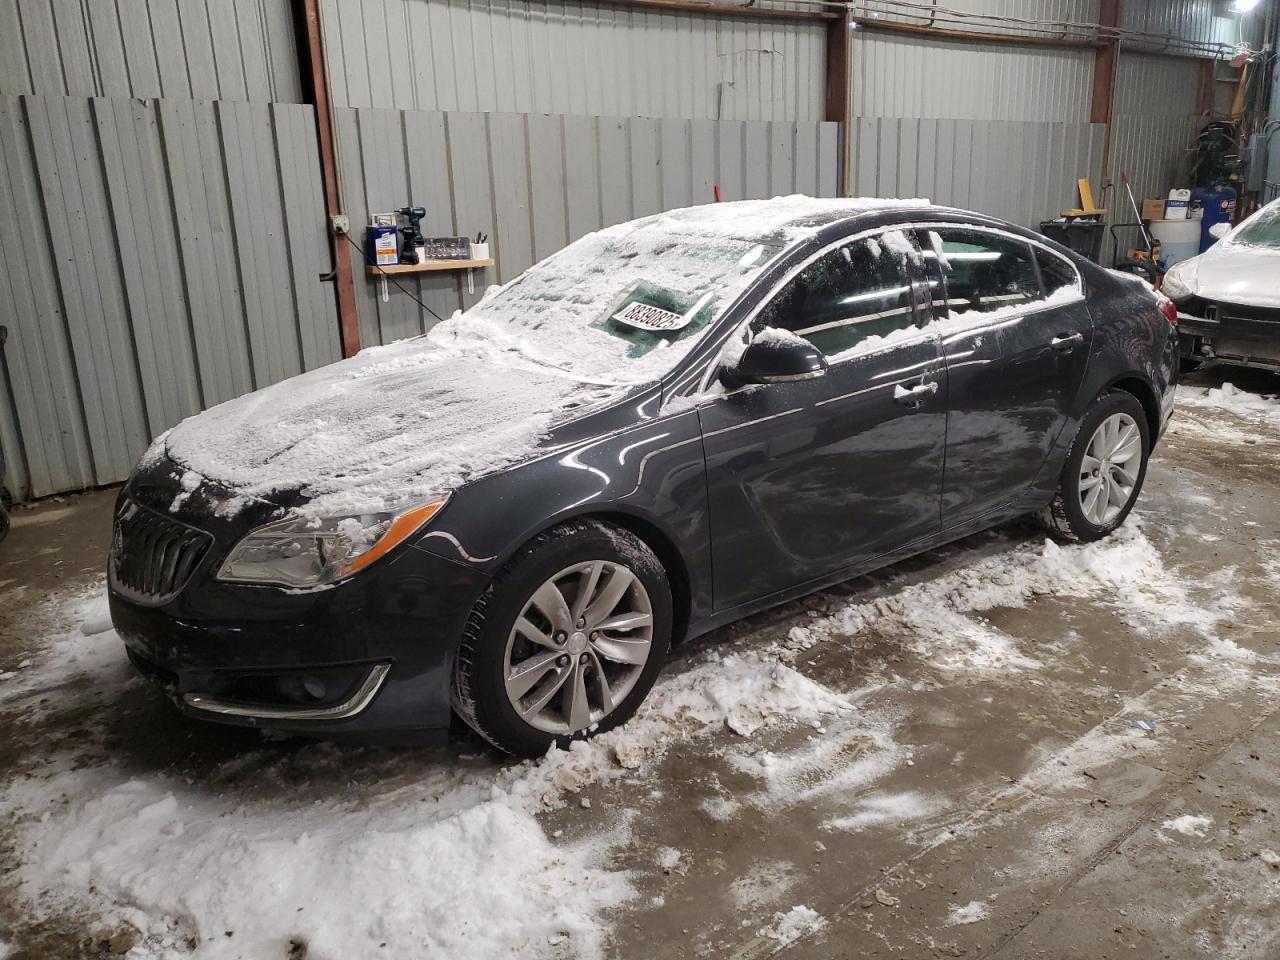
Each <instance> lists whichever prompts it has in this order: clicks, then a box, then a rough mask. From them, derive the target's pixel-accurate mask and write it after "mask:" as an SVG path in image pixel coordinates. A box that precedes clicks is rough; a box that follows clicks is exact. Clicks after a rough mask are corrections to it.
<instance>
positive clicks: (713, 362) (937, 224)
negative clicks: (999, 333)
mask: <svg viewBox="0 0 1280 960" xmlns="http://www.w3.org/2000/svg"><path fill="white" fill-rule="evenodd" d="M937 228H951V229H959V230H974V231H977V232H980V233H990V234H992V235H994V236H998V237H1004V238H1005V239H1008V240H1015V241H1017V242H1019V243H1025V244H1028V245H1029V246H1032V247H1035V248H1037V249H1039V250H1043V251H1044V252H1045V253H1047V254H1049V255H1050V256H1052V257H1056V258H1057V259H1058V260H1060V261H1061V262H1062V263H1065V264H1066V265H1067V266H1068V267H1070V268H1071V273H1072V275H1073V276H1074V277H1075V283H1074V284H1073V286H1074V287H1075V290H1076V292H1077V293H1079V294H1080V297H1081V299H1082V300H1083V299H1084V298H1085V296H1084V276H1083V275H1082V274H1081V273H1080V268H1079V267H1077V266H1076V265H1075V264H1074V263H1073V262H1072V261H1071V260H1069V259H1068V258H1067V257H1064V256H1063V255H1062V254H1061V253H1059V252H1058V251H1057V250H1054V249H1053V248H1052V247H1050V246H1049V245H1048V244H1046V243H1044V242H1043V241H1041V240H1038V239H1035V238H1032V237H1024V236H1022V235H1020V234H1017V233H1013V232H1011V231H1009V230H1005V229H1002V228H1000V227H995V226H990V225H987V224H980V223H972V222H968V221H963V220H920V221H906V222H903V223H898V224H894V225H890V226H883V225H882V226H878V227H871V228H869V229H866V230H863V231H861V232H858V233H853V234H850V235H848V236H845V237H841V238H840V239H838V240H833V241H832V242H831V243H828V244H827V245H826V246H823V247H820V248H819V249H818V250H816V251H814V252H813V253H812V254H810V255H809V256H808V257H807V258H805V259H804V260H803V261H801V262H800V263H799V264H797V265H796V266H795V267H793V268H792V269H791V270H789V271H788V272H787V273H786V274H785V275H784V276H783V278H782V279H781V280H779V281H778V282H777V283H776V284H774V285H773V287H771V288H770V289H769V292H768V293H767V294H766V295H764V296H763V297H761V298H760V301H759V303H757V304H756V306H754V307H752V309H751V311H750V312H749V313H748V314H747V316H746V317H745V318H743V320H742V321H741V322H740V323H738V324H737V325H735V326H734V327H733V329H732V330H731V331H730V332H729V334H728V336H726V337H725V338H724V341H723V342H722V344H721V350H722V351H723V344H725V343H728V342H729V341H730V340H731V339H732V338H733V337H735V336H737V335H738V334H739V333H740V332H741V331H742V330H743V328H744V327H750V325H751V323H752V322H753V321H754V320H755V318H756V317H757V316H758V315H759V313H760V311H762V310H763V309H764V308H765V307H766V306H767V305H768V304H769V303H771V302H772V301H773V298H774V297H776V296H777V295H778V294H779V293H780V292H781V291H782V288H783V287H785V286H786V285H787V284H788V283H790V282H791V281H792V280H794V279H795V277H796V276H797V275H798V274H799V273H800V272H801V271H802V270H804V269H805V268H807V267H808V266H809V265H810V264H811V263H813V262H814V261H815V260H817V259H819V258H820V257H823V256H826V254H828V253H830V252H831V251H832V250H835V249H837V248H839V247H841V246H844V245H845V244H849V243H855V242H857V241H858V240H865V239H867V238H868V237H874V236H877V235H879V234H884V233H888V232H890V231H891V230H931V229H937ZM923 252H924V248H921V253H922V254H923ZM1037 270H1038V268H1037ZM1043 302H1044V298H1043V297H1042V298H1041V299H1040V300H1039V301H1034V302H1033V303H1029V304H1028V305H1027V306H1028V309H1027V310H1025V311H1023V312H1021V313H1019V314H1016V315H1015V316H1016V317H1017V318H1021V317H1024V316H1030V315H1032V314H1034V313H1040V312H1041V311H1042V310H1045V309H1049V308H1046V307H1036V306H1035V303H1043ZM933 303H934V304H935V305H936V304H937V303H938V301H933ZM932 325H933V321H932V320H930V323H929V324H927V325H926V326H925V327H921V328H920V329H921V330H927V329H928V327H931V326H932ZM975 329H978V328H975ZM966 332H967V331H966ZM914 342H916V341H915V340H911V341H904V342H903V343H902V344H898V345H900V346H906V345H907V344H908V343H914ZM898 345H895V346H898ZM849 359H850V360H852V359H855V358H854V357H850V358H849ZM719 360H720V353H719V352H717V353H716V354H715V355H714V356H712V357H710V358H708V359H707V360H706V361H704V362H705V367H704V368H703V370H702V372H701V375H700V376H699V375H696V374H695V376H696V377H697V384H698V386H697V389H696V390H694V391H693V394H694V395H698V394H703V393H706V392H707V389H708V388H709V387H710V385H711V379H712V377H713V375H714V374H715V371H716V368H717V366H718V364H719ZM847 362H848V360H841V361H838V363H847ZM835 365H837V364H833V366H835ZM691 379H693V378H692V377H689V376H688V375H686V376H684V377H681V379H680V380H679V381H678V382H677V383H676V384H674V385H673V386H672V396H681V395H683V394H682V393H681V391H682V390H683V389H686V387H685V384H686V383H687V382H688V381H689V380H691Z"/></svg>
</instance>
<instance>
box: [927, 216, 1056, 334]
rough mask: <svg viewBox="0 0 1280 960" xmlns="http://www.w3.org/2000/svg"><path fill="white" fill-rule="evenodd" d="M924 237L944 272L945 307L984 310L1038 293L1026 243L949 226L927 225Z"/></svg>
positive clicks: (961, 310)
mask: <svg viewBox="0 0 1280 960" xmlns="http://www.w3.org/2000/svg"><path fill="white" fill-rule="evenodd" d="M929 240H930V245H931V247H932V250H931V251H930V252H932V253H933V254H934V255H935V256H937V258H938V263H939V265H940V266H941V268H942V273H943V276H944V277H945V278H946V284H947V308H948V310H949V312H951V313H966V312H977V313H990V312H991V311H993V310H999V309H1001V308H1003V307H1015V306H1018V305H1019V304H1026V303H1032V302H1034V301H1036V300H1039V299H1041V298H1042V296H1043V295H1042V293H1041V291H1040V281H1039V279H1038V278H1037V276H1036V265H1035V260H1034V259H1033V256H1032V252H1031V245H1030V244H1029V243H1024V242H1023V241H1021V240H1014V239H1013V238H1011V237H1002V236H999V235H997V234H993V233H985V232H983V231H981V230H966V229H963V228H953V227H938V228H937V229H935V230H931V231H930V232H929ZM934 306H935V308H936V307H937V306H938V303H937V300H936V299H935V301H934Z"/></svg>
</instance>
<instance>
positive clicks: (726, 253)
mask: <svg viewBox="0 0 1280 960" xmlns="http://www.w3.org/2000/svg"><path fill="white" fill-rule="evenodd" d="M778 252H779V247H777V246H770V245H766V244H761V243H759V242H758V241H755V240H744V239H741V238H738V237H731V236H724V235H716V234H715V233H714V232H713V231H708V230H706V229H705V227H704V229H703V230H697V229H696V228H694V227H692V226H691V225H686V224H682V223H678V222H675V221H673V220H671V219H670V218H667V217H662V216H658V217H651V218H648V219H646V220H640V221H635V222H632V223H625V224H621V225H619V226H616V227H610V228H608V229H605V230H601V231H599V232H597V233H592V234H588V235H587V236H585V237H583V238H582V239H580V240H578V241H577V242H575V243H573V244H570V245H569V246H568V247H566V248H565V249H563V250H561V251H560V252H559V253H557V254H555V255H554V256H552V257H550V258H548V259H546V260H544V261H542V262H541V263H539V264H536V265H535V266H533V267H531V268H530V269H529V270H527V271H525V272H524V273H523V274H521V275H520V276H519V277H517V278H516V279H515V280H513V281H511V282H510V283H508V284H507V285H505V286H503V287H500V288H497V289H495V290H493V291H491V292H490V293H489V294H488V295H486V296H485V297H484V299H483V300H481V301H480V302H479V303H478V304H476V306H474V307H472V308H471V309H470V310H468V311H467V312H466V313H465V314H463V315H462V316H460V317H458V318H456V320H455V321H454V324H461V325H466V326H468V327H471V328H472V330H473V332H475V333H476V334H478V335H480V336H482V337H484V338H486V339H488V340H496V341H498V342H499V343H501V344H502V345H503V346H504V347H506V348H507V349H515V350H517V351H518V352H519V353H520V354H522V355H523V356H524V357H526V358H528V359H531V360H534V361H536V362H537V363H539V364H543V365H546V366H550V367H554V368H556V369H559V370H563V371H565V372H567V373H570V374H572V375H573V376H575V377H578V378H581V379H583V380H586V381H590V382H595V383H609V384H613V383H640V382H644V381H647V380H653V379H657V378H658V377H660V376H661V375H662V374H664V373H666V372H667V371H668V370H670V369H671V368H672V367H673V366H674V365H675V363H676V362H677V361H678V360H679V359H680V358H681V357H683V356H684V355H685V354H686V353H688V351H689V350H690V349H691V348H692V347H693V345H694V344H695V343H696V342H697V341H698V339H699V338H700V337H701V335H702V334H703V333H705V332H706V330H707V328H708V326H709V325H710V323H711V321H712V320H713V319H714V318H715V317H716V316H718V315H719V314H720V313H721V312H722V311H723V310H724V309H725V308H726V307H727V306H728V305H729V304H730V303H732V301H733V300H734V298H735V297H736V296H737V295H738V294H739V293H741V292H742V291H743V290H744V289H745V288H746V286H747V285H748V284H749V283H750V282H751V281H752V280H753V279H754V278H755V277H757V276H758V275H759V274H760V273H761V271H762V270H763V269H764V268H765V266H767V265H768V263H769V261H770V260H771V259H772V258H773V257H774V256H775V255H776V254H777V253H778ZM454 324H450V326H453V325H454Z"/></svg>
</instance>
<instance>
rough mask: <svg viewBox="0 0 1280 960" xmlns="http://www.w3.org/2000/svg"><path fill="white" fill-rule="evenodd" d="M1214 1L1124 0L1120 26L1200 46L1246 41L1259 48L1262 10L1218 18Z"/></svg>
mask: <svg viewBox="0 0 1280 960" xmlns="http://www.w3.org/2000/svg"><path fill="white" fill-rule="evenodd" d="M1218 8H1219V4H1217V3H1215V0H1125V2H1124V3H1123V4H1121V21H1120V23H1121V26H1123V27H1124V28H1125V29H1127V30H1142V31H1145V32H1147V33H1154V34H1167V35H1170V36H1174V37H1181V38H1182V39H1184V40H1197V41H1200V42H1201V43H1225V44H1228V45H1231V46H1234V45H1236V44H1238V43H1240V42H1241V41H1247V42H1248V43H1250V44H1251V45H1252V46H1253V47H1255V48H1257V47H1258V46H1259V45H1260V40H1261V31H1262V26H1263V17H1262V14H1261V13H1260V12H1259V11H1261V10H1262V7H1259V8H1258V10H1255V11H1254V12H1253V13H1251V14H1249V15H1247V16H1240V15H1238V14H1233V15H1231V16H1225V17H1220V16H1215V15H1214V14H1215V12H1216V10H1217V9H1218Z"/></svg>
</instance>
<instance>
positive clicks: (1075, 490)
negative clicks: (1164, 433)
mask: <svg viewBox="0 0 1280 960" xmlns="http://www.w3.org/2000/svg"><path fill="white" fill-rule="evenodd" d="M1117 413H1126V414H1128V415H1129V416H1130V417H1131V418H1133V421H1134V423H1136V424H1137V426H1138V433H1139V435H1140V436H1141V438H1142V459H1141V463H1140V464H1139V467H1138V475H1137V478H1136V479H1137V482H1136V483H1135V484H1134V486H1133V492H1132V493H1131V495H1130V496H1129V501H1128V503H1126V504H1125V505H1124V507H1123V508H1122V509H1121V510H1120V512H1119V513H1118V514H1117V515H1116V516H1115V517H1113V518H1112V519H1111V520H1109V521H1107V522H1106V523H1104V524H1099V523H1095V522H1093V521H1092V520H1090V519H1089V518H1088V517H1086V516H1085V513H1084V509H1083V507H1082V506H1081V504H1080V486H1079V485H1080V480H1081V463H1082V462H1083V460H1084V457H1085V453H1086V451H1087V450H1088V447H1089V442H1090V441H1091V440H1092V439H1093V434H1094V432H1095V431H1096V430H1097V429H1098V426H1099V425H1100V424H1101V423H1102V421H1104V420H1106V419H1107V418H1108V417H1110V416H1114V415H1115V414H1117ZM1150 455H1151V428H1150V426H1149V425H1148V423H1147V414H1146V411H1145V410H1143V409H1142V404H1141V403H1139V402H1138V400H1137V398H1136V397H1135V396H1134V395H1133V394H1131V393H1127V392H1125V391H1124V390H1108V391H1106V392H1105V393H1103V394H1102V395H1101V396H1099V397H1098V398H1097V399H1096V400H1094V401H1093V404H1092V405H1091V406H1090V407H1089V409H1088V411H1086V413H1085V415H1084V419H1083V420H1082V421H1081V423H1080V430H1079V431H1078V432H1077V433H1076V438H1075V440H1074V441H1073V442H1072V444H1071V452H1070V453H1069V454H1068V455H1067V462H1066V463H1065V464H1064V465H1063V467H1062V474H1061V476H1060V477H1059V480H1058V492H1057V493H1056V494H1055V495H1054V498H1053V502H1052V503H1050V504H1049V506H1047V507H1045V508H1044V510H1042V511H1041V513H1040V521H1041V522H1042V523H1043V524H1044V525H1045V527H1047V528H1048V530H1049V532H1050V533H1052V534H1053V535H1055V536H1056V537H1059V538H1060V539H1063V540H1069V541H1072V542H1085V543H1087V542H1090V541H1093V540H1101V539H1102V538H1103V537H1105V536H1107V535H1108V534H1109V533H1111V532H1112V531H1114V530H1115V529H1116V528H1117V527H1119V526H1120V525H1121V524H1122V523H1124V521H1125V518H1126V517H1128V516H1129V512H1130V511H1131V510H1132V509H1133V505H1134V504H1135V503H1137V502H1138V497H1139V496H1140V495H1141V493H1142V484H1143V482H1144V481H1145V480H1146V476H1147V459H1148V457H1150Z"/></svg>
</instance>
